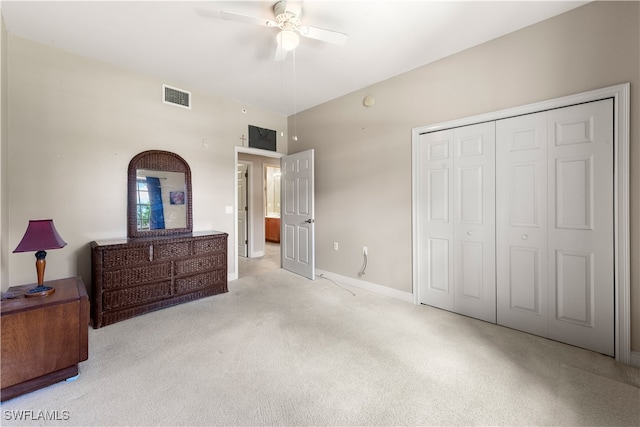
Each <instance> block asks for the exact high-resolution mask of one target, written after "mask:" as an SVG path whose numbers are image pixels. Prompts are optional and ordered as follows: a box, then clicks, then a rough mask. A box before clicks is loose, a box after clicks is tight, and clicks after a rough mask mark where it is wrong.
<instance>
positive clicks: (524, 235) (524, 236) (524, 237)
mask: <svg viewBox="0 0 640 427" xmlns="http://www.w3.org/2000/svg"><path fill="white" fill-rule="evenodd" d="M520 238H521V239H522V240H527V239H528V238H529V236H527V235H526V234H523V235H522V236H520Z"/></svg>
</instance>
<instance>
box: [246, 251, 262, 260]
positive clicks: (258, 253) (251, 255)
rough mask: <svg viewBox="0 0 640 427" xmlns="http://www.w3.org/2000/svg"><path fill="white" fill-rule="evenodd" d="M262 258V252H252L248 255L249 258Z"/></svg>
mask: <svg viewBox="0 0 640 427" xmlns="http://www.w3.org/2000/svg"><path fill="white" fill-rule="evenodd" d="M263 256H264V251H253V252H251V253H250V254H249V258H260V257H263Z"/></svg>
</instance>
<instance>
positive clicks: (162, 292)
mask: <svg viewBox="0 0 640 427" xmlns="http://www.w3.org/2000/svg"><path fill="white" fill-rule="evenodd" d="M169 296H171V282H170V281H169V282H161V283H151V284H148V285H142V286H133V287H131V288H125V289H118V290H114V291H106V292H104V293H103V294H102V308H103V309H104V310H112V309H114V308H119V307H128V306H131V305H135V304H143V303H147V302H151V301H156V300H158V299H161V298H166V297H169Z"/></svg>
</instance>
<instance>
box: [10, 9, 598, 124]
mask: <svg viewBox="0 0 640 427" xmlns="http://www.w3.org/2000/svg"><path fill="white" fill-rule="evenodd" d="M273 3H275V0H273V1H237V0H236V1H194V2H190V1H137V2H128V1H104V2H96V1H70V2H59V1H44V2H34V1H6V0H3V1H2V4H1V8H2V15H3V17H4V20H5V25H6V29H7V31H9V32H10V33H12V34H15V35H18V36H20V37H24V38H27V39H31V40H34V41H37V42H40V43H44V44H47V45H51V46H55V47H58V48H61V49H65V50H68V51H71V52H74V53H77V54H79V55H82V56H86V57H91V58H96V59H99V60H102V61H106V62H109V63H113V64H116V65H120V66H123V67H126V68H129V69H133V70H137V71H139V72H143V73H145V74H150V75H154V76H157V77H159V78H161V79H163V80H164V81H165V83H167V84H170V85H173V86H177V87H179V88H181V89H185V90H190V91H202V92H206V93H210V94H215V95H221V96H224V97H228V98H231V99H235V100H237V101H239V102H241V103H242V104H244V105H246V106H247V107H248V106H258V107H262V108H265V109H268V110H271V111H274V112H276V113H280V114H284V115H290V114H292V113H294V112H295V111H302V110H305V109H307V108H310V107H313V106H315V105H318V104H321V103H323V102H326V101H329V100H331V99H334V98H337V97H339V96H342V95H344V94H347V93H350V92H353V91H356V90H359V89H362V88H364V87H366V86H369V85H371V84H373V83H377V82H379V81H382V80H385V79H387V78H389V77H392V76H395V75H398V74H401V73H403V72H406V71H409V70H412V69H414V68H417V67H420V66H422V65H425V64H428V63H430V62H433V61H436V60H438V59H440V58H443V57H445V56H448V55H451V54H453V53H456V52H460V51H462V50H464V49H467V48H469V47H472V46H475V45H478V44H481V43H483V42H486V41H488V40H491V39H494V38H497V37H500V36H502V35H504V34H507V33H510V32H513V31H516V30H518V29H520V28H523V27H526V26H529V25H532V24H534V23H536V22H539V21H542V20H544V19H547V18H550V17H552V16H555V15H558V14H560V13H564V12H566V11H568V10H570V9H573V8H575V7H578V6H581V5H583V4H585V3H587V2H586V1H531V2H523V1H499V2H486V1H468V2H460V1H416V0H414V1H404V0H380V1H371V0H369V1H365V0H359V1H346V0H334V1H330V0H307V1H306V2H304V4H303V9H302V11H303V13H302V23H303V25H310V26H315V27H320V28H326V29H331V30H335V31H339V32H343V33H347V34H348V35H349V40H348V41H347V43H346V44H345V45H343V46H336V45H332V44H328V43H323V42H319V41H317V40H312V39H308V38H301V43H300V45H299V46H298V48H297V49H296V50H295V55H291V54H289V56H288V58H287V60H286V61H283V62H276V61H274V60H273V56H274V53H275V46H276V43H275V35H276V29H274V28H267V27H261V26H258V25H253V24H248V23H241V22H235V21H228V20H223V19H221V18H220V11H221V10H226V11H230V12H236V13H243V14H247V15H252V16H257V17H265V18H268V19H272V18H273V11H272V6H273ZM294 56H295V61H294ZM294 71H295V72H294ZM196 102H197V99H195V98H194V103H196Z"/></svg>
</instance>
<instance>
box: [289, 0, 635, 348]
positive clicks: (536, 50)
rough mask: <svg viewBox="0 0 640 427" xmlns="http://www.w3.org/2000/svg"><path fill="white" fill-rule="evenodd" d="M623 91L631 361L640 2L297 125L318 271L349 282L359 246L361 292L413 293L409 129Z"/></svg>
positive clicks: (475, 52)
mask: <svg viewBox="0 0 640 427" xmlns="http://www.w3.org/2000/svg"><path fill="white" fill-rule="evenodd" d="M381 60H384V59H382V58H381ZM371 65H372V66H375V64H371ZM625 82H630V83H631V141H630V146H631V159H630V162H631V168H630V169H631V177H630V180H631V234H632V235H631V246H632V248H631V263H632V271H631V293H632V294H631V299H632V301H631V316H632V321H631V323H632V324H631V329H632V349H634V350H636V351H639V350H640V262H638V261H639V260H640V226H639V225H638V224H640V148H639V147H640V145H639V144H640V141H639V138H640V125H639V123H638V120H637V118H638V114H639V111H640V100H639V98H640V92H639V91H638V87H639V86H640V3H638V2H604V3H600V2H597V3H591V4H588V5H586V6H582V7H579V8H577V9H575V10H573V11H571V12H568V13H566V14H564V15H561V16H558V17H555V18H553V19H550V20H547V21H544V22H542V23H539V24H537V25H534V26H531V27H528V28H525V29H523V30H521V31H518V32H516V33H513V34H510V35H507V36H505V37H502V38H499V39H497V40H494V41H491V42H489V43H486V44H483V45H480V46H477V47H475V48H472V49H469V50H467V51H464V52H461V53H459V54H456V55H453V56H451V57H448V58H445V59H443V60H441V61H438V62H435V63H433V64H430V65H427V66H424V67H421V68H419V69H416V70H413V71H411V72H409V73H406V74H403V75H400V76H397V77H395V78H392V79H389V80H387V81H384V82H381V83H379V84H376V85H373V86H371V87H369V88H366V89H363V90H361V91H357V92H354V93H352V94H349V95H346V96H343V97H341V98H339V99H336V100H333V101H331V102H328V103H326V104H323V105H321V106H318V107H316V108H312V109H309V110H307V111H304V112H301V113H299V114H297V134H298V139H299V140H298V142H290V144H289V152H290V153H294V152H298V151H302V150H305V149H309V148H314V149H315V155H316V157H315V158H316V193H315V195H316V253H317V260H316V265H317V267H318V268H319V269H322V270H326V271H331V272H334V273H339V274H341V275H344V276H348V277H353V278H358V276H357V273H358V271H359V269H360V267H361V265H362V255H361V254H362V246H363V245H366V246H368V251H369V263H368V267H367V274H366V276H365V280H366V281H368V282H373V283H376V284H379V285H384V286H388V287H391V288H395V289H398V290H401V291H406V292H412V263H411V256H412V254H411V248H412V231H411V129H412V128H414V127H419V126H425V125H429V124H435V123H440V122H444V121H447V120H453V119H456V118H462V117H468V116H473V115H476V114H481V113H486V112H491V111H497V110H501V109H505V108H509V107H514V106H519V105H525V104H530V103H533V102H536V101H541V100H545V99H551V98H557V97H561V96H564V95H570V94H574V93H580V92H584V91H588V90H592V89H597V88H601V87H607V86H612V85H616V84H619V83H625ZM367 94H371V95H374V96H375V98H376V103H375V105H374V106H373V107H370V108H365V107H364V106H363V105H362V99H363V98H364V96H365V95H367ZM289 126H290V128H292V126H293V117H290V118H289ZM333 242H339V243H340V250H339V251H334V250H333Z"/></svg>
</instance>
